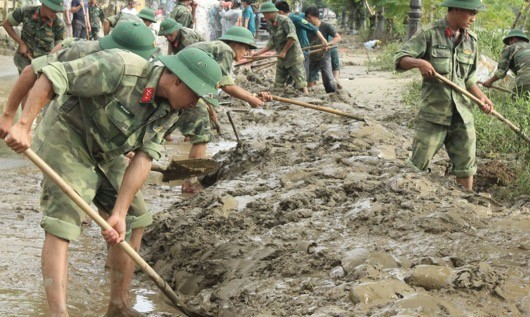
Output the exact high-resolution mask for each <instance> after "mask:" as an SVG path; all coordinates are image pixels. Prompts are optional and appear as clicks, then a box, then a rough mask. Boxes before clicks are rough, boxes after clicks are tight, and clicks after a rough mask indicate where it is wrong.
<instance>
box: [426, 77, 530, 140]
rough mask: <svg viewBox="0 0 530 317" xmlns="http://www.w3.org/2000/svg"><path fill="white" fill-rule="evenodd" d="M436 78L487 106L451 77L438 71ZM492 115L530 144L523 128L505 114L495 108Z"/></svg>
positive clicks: (478, 103)
mask: <svg viewBox="0 0 530 317" xmlns="http://www.w3.org/2000/svg"><path fill="white" fill-rule="evenodd" d="M436 78H438V79H440V80H441V81H443V82H444V83H446V84H447V85H449V86H451V87H452V88H453V89H455V90H456V91H458V92H460V93H462V94H463V95H465V96H466V97H468V98H469V99H471V100H473V101H474V102H475V103H476V104H477V105H479V106H481V107H485V106H486V105H485V104H484V103H483V102H482V101H480V99H478V98H477V97H475V96H474V95H473V94H472V93H470V92H469V91H467V90H465V89H463V88H462V87H460V86H458V85H457V84H455V83H453V82H452V81H450V80H449V79H447V78H445V77H444V76H442V75H440V74H438V73H436ZM491 115H493V116H494V117H496V118H497V119H499V120H500V121H502V122H504V123H505V124H506V125H507V126H508V127H510V129H512V130H513V131H514V132H515V133H517V134H518V135H519V136H521V137H522V138H523V139H524V140H525V141H526V142H527V143H528V144H530V137H528V136H527V135H526V134H524V133H523V132H522V131H521V129H519V128H518V127H517V126H516V125H515V124H513V123H511V122H510V121H508V119H506V118H505V117H504V116H503V115H501V114H500V113H498V112H497V111H495V110H493V111H492V112H491Z"/></svg>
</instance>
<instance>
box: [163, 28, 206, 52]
mask: <svg viewBox="0 0 530 317" xmlns="http://www.w3.org/2000/svg"><path fill="white" fill-rule="evenodd" d="M197 42H204V38H203V37H202V35H200V34H199V33H197V31H195V30H193V29H189V28H182V29H180V30H179V34H178V36H177V38H176V39H175V41H174V42H173V43H171V44H170V45H171V51H172V52H173V54H177V53H178V52H180V51H182V50H183V49H184V48H185V47H188V46H190V45H191V44H194V43H197Z"/></svg>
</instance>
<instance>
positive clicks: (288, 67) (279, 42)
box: [251, 2, 307, 94]
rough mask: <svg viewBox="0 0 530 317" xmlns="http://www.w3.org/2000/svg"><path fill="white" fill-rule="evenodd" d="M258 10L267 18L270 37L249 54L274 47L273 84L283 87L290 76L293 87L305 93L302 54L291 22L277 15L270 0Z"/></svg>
mask: <svg viewBox="0 0 530 317" xmlns="http://www.w3.org/2000/svg"><path fill="white" fill-rule="evenodd" d="M260 12H261V13H263V16H264V17H265V20H267V26H268V30H269V35H270V39H269V42H268V43H267V45H266V46H265V47H264V48H262V49H260V50H258V51H256V52H253V53H252V54H251V56H259V55H261V54H263V53H265V52H268V51H270V50H271V49H273V48H274V49H275V50H276V52H277V54H278V62H277V64H276V77H275V79H274V86H275V87H279V88H281V87H284V85H285V83H286V81H287V79H288V77H289V76H291V78H292V79H293V80H294V86H295V88H296V89H300V90H302V91H303V92H304V93H306V94H307V80H306V75H305V70H304V64H303V61H304V55H303V53H302V48H301V47H300V43H299V42H298V37H297V35H296V28H295V26H294V24H293V22H291V19H289V18H288V17H286V16H283V15H279V14H278V9H276V7H275V6H274V3H272V2H264V3H263V4H262V5H261V7H260Z"/></svg>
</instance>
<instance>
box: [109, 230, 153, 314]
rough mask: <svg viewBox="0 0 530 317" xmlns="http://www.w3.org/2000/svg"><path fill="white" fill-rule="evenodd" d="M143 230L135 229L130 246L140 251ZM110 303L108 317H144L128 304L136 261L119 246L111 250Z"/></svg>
mask: <svg viewBox="0 0 530 317" xmlns="http://www.w3.org/2000/svg"><path fill="white" fill-rule="evenodd" d="M143 233H144V229H143V228H139V229H133V230H132V233H131V239H130V241H129V244H130V245H131V247H132V248H133V249H134V250H136V251H138V250H139V249H140V244H141V242H142V235H143ZM109 257H110V265H111V267H110V301H109V307H108V309H107V313H106V314H105V316H108V317H118V316H119V317H122V316H127V317H128V316H142V314H140V313H139V312H137V311H135V310H134V309H132V308H131V307H130V305H129V304H128V300H129V286H130V285H131V281H132V276H133V273H134V268H135V263H134V261H133V260H132V259H131V258H130V257H129V256H128V255H127V254H126V253H125V252H124V251H123V250H122V249H120V248H119V247H118V246H117V245H115V246H112V247H111V248H110V254H109Z"/></svg>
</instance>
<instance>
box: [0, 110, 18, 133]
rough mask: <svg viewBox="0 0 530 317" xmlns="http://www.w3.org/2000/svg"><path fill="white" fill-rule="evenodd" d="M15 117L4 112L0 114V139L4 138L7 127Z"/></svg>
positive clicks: (11, 124) (7, 131)
mask: <svg viewBox="0 0 530 317" xmlns="http://www.w3.org/2000/svg"><path fill="white" fill-rule="evenodd" d="M14 121H15V118H14V117H12V116H8V115H5V114H3V113H2V114H1V115H0V139H5V138H6V136H7V134H8V133H9V129H11V127H12V126H13V123H14Z"/></svg>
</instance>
